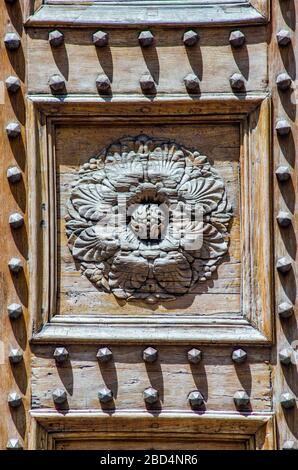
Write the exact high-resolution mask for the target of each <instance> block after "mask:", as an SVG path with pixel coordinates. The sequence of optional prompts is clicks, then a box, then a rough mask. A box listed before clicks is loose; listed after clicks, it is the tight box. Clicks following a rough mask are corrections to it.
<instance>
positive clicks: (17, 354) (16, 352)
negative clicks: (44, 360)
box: [8, 348, 23, 364]
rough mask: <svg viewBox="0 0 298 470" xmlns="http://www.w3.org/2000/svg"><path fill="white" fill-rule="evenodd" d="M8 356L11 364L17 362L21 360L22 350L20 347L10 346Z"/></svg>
mask: <svg viewBox="0 0 298 470" xmlns="http://www.w3.org/2000/svg"><path fill="white" fill-rule="evenodd" d="M8 358H9V360H10V362H11V364H19V363H20V362H21V361H22V360H23V351H22V350H21V349H20V348H11V350H10V351H9V354H8Z"/></svg>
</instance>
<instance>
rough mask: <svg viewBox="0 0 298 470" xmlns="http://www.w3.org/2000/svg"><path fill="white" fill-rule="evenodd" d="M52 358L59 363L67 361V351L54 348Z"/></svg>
mask: <svg viewBox="0 0 298 470" xmlns="http://www.w3.org/2000/svg"><path fill="white" fill-rule="evenodd" d="M53 357H54V359H55V361H57V362H60V363H61V362H65V361H67V359H68V357H69V353H68V351H67V349H66V348H64V347H62V348H56V349H55V351H54V354H53Z"/></svg>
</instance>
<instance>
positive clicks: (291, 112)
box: [269, 0, 298, 448]
mask: <svg viewBox="0 0 298 470" xmlns="http://www.w3.org/2000/svg"><path fill="white" fill-rule="evenodd" d="M272 9H273V11H272V37H271V43H270V47H269V66H270V86H271V89H272V96H273V109H274V116H273V123H272V124H273V150H274V166H275V170H276V168H277V167H279V166H280V165H282V166H288V167H289V169H290V173H291V177H290V178H289V179H288V180H287V181H285V182H279V181H278V179H277V178H276V176H275V175H273V179H274V188H275V189H274V198H273V205H274V216H275V226H274V234H275V253H274V255H275V262H276V260H277V259H278V258H279V257H282V256H288V257H289V258H290V259H291V261H292V269H291V270H290V272H289V273H287V274H286V275H283V274H279V273H278V272H277V270H275V294H276V298H275V300H276V312H277V311H278V305H279V304H280V303H282V302H285V301H287V302H290V303H292V304H293V305H294V314H293V316H292V317H291V318H288V319H281V318H279V315H278V313H276V340H277V341H276V357H275V358H274V359H276V370H275V379H274V383H273V389H274V407H275V410H276V414H277V436H278V446H279V448H283V447H284V444H285V443H286V442H289V441H290V442H291V443H292V444H291V445H296V446H298V411H297V403H296V406H295V407H293V408H290V409H283V408H282V406H281V404H280V396H281V394H282V393H283V392H290V393H291V394H292V395H293V396H294V397H296V399H297V394H298V389H297V364H295V348H297V345H298V343H297V340H298V330H297V320H298V309H297V305H295V304H296V303H297V246H296V243H297V242H296V237H297V233H298V217H297V215H298V214H297V203H296V199H297V190H298V175H297V157H298V154H297V151H298V150H297V135H298V116H297V104H298V90H297V77H296V73H297V72H296V61H297V57H298V54H297V52H298V43H297V30H296V28H297V23H296V16H297V14H298V0H277V1H274V2H272ZM281 30H286V31H288V32H289V33H290V35H291V42H290V43H289V44H288V45H287V46H285V47H281V46H279V45H278V41H277V37H276V35H277V33H278V32H280V31H281ZM284 72H286V73H288V74H289V76H290V77H291V79H292V86H291V89H289V90H285V91H282V90H279V89H278V87H277V85H276V78H277V76H278V75H279V74H280V73H284ZM284 119H285V120H287V121H288V123H289V124H290V126H291V132H290V133H289V134H287V135H284V136H280V135H278V133H277V131H276V129H275V127H276V123H277V122H278V121H279V120H284ZM295 141H296V145H295ZM281 210H282V211H287V212H289V213H290V214H292V215H293V223H292V224H291V225H290V226H289V227H287V228H282V227H281V226H280V225H279V224H278V223H277V221H276V216H277V214H278V212H279V211H281ZM284 348H290V349H292V364H290V365H282V364H281V363H280V361H279V352H280V351H281V350H283V349H284ZM296 362H297V353H296Z"/></svg>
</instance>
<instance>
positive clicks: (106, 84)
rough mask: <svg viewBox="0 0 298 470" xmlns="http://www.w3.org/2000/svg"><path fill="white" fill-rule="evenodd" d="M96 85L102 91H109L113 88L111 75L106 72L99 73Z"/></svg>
mask: <svg viewBox="0 0 298 470" xmlns="http://www.w3.org/2000/svg"><path fill="white" fill-rule="evenodd" d="M96 87H97V90H98V91H99V92H100V93H109V92H110V90H111V82H110V79H109V77H108V76H107V75H106V74H104V73H101V74H99V75H98V77H97V79H96Z"/></svg>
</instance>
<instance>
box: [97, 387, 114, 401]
mask: <svg viewBox="0 0 298 470" xmlns="http://www.w3.org/2000/svg"><path fill="white" fill-rule="evenodd" d="M98 399H99V401H100V402H101V403H108V402H109V401H111V400H113V392H112V390H110V389H109V388H107V387H102V388H100V389H99V390H98Z"/></svg>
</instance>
